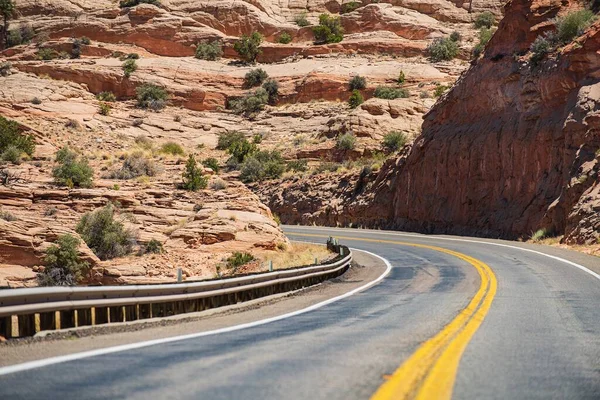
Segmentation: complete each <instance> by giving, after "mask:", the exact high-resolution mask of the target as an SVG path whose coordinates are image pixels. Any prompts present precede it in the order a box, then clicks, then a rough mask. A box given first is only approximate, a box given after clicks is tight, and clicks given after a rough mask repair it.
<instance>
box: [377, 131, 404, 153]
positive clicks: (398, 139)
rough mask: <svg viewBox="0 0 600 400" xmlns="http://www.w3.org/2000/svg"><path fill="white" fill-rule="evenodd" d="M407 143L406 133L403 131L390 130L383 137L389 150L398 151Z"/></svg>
mask: <svg viewBox="0 0 600 400" xmlns="http://www.w3.org/2000/svg"><path fill="white" fill-rule="evenodd" d="M405 144H406V135H405V134H404V133H402V132H390V133H388V134H387V135H385V136H384V137H383V143H382V145H383V148H384V149H386V150H387V151H389V152H396V151H398V150H400V149H401V148H403V147H404V145H405Z"/></svg>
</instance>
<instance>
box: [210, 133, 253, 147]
mask: <svg viewBox="0 0 600 400" xmlns="http://www.w3.org/2000/svg"><path fill="white" fill-rule="evenodd" d="M243 140H246V138H245V137H244V134H243V133H240V132H237V131H231V132H225V133H222V134H220V135H219V139H218V140H217V150H228V149H229V148H230V147H231V146H232V145H233V144H234V143H237V142H241V141H243Z"/></svg>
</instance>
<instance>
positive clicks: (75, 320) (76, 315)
mask: <svg viewBox="0 0 600 400" xmlns="http://www.w3.org/2000/svg"><path fill="white" fill-rule="evenodd" d="M73 325H75V328H77V327H78V326H79V313H78V312H77V310H73Z"/></svg>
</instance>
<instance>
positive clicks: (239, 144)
mask: <svg viewBox="0 0 600 400" xmlns="http://www.w3.org/2000/svg"><path fill="white" fill-rule="evenodd" d="M257 150H258V148H257V147H256V144H254V143H250V142H249V141H248V139H246V138H243V139H242V140H239V141H236V142H233V143H232V144H231V145H230V146H229V147H228V148H227V152H228V153H229V154H230V155H231V158H232V159H233V160H234V161H235V162H236V163H238V164H239V163H242V162H244V161H245V160H246V158H247V157H248V156H250V155H252V154H254V153H255V152H256V151H257Z"/></svg>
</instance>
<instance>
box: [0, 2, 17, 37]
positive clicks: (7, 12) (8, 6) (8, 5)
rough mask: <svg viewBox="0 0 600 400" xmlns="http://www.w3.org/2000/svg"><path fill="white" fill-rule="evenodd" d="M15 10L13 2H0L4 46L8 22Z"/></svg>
mask: <svg viewBox="0 0 600 400" xmlns="http://www.w3.org/2000/svg"><path fill="white" fill-rule="evenodd" d="M15 10H16V6H15V2H14V1H13V0H0V15H2V23H3V25H2V33H3V34H4V46H5V47H9V46H8V26H9V22H8V21H9V20H10V19H11V18H12V17H13V15H14V13H15Z"/></svg>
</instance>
